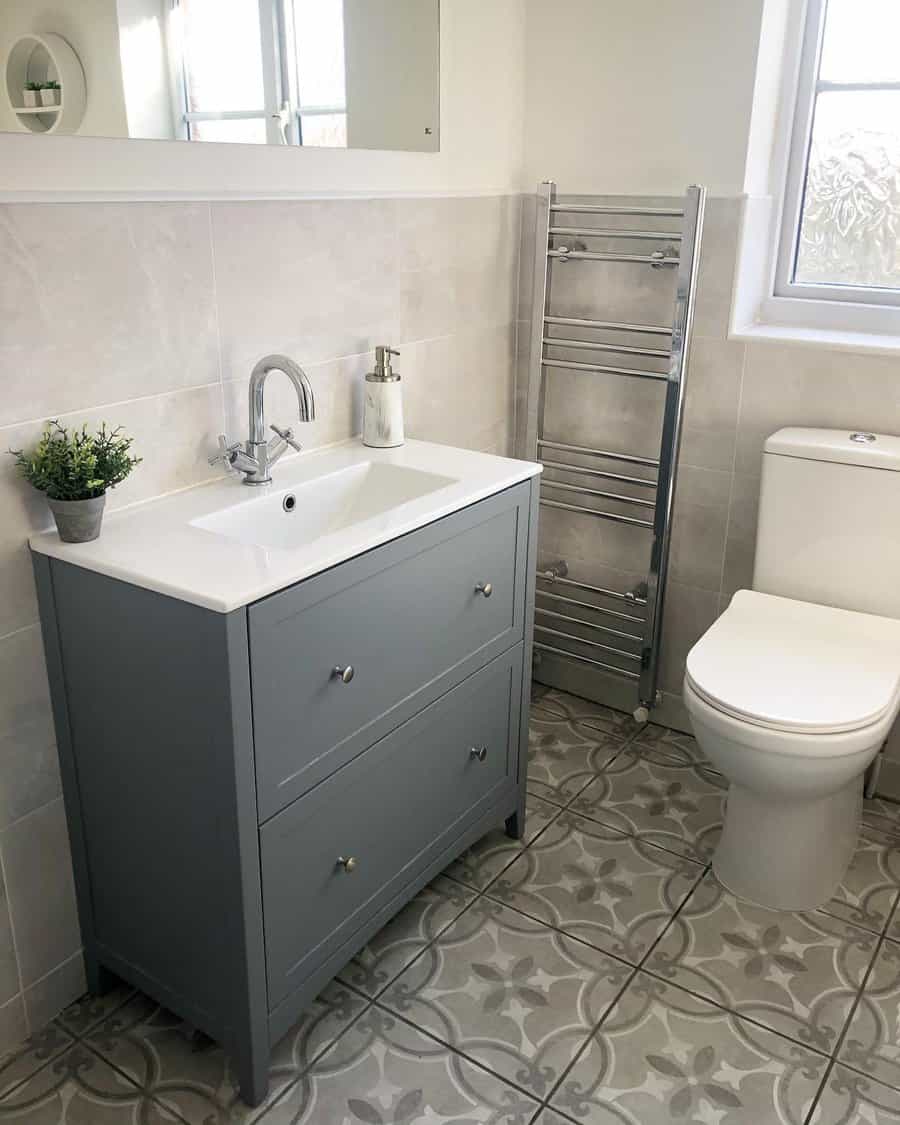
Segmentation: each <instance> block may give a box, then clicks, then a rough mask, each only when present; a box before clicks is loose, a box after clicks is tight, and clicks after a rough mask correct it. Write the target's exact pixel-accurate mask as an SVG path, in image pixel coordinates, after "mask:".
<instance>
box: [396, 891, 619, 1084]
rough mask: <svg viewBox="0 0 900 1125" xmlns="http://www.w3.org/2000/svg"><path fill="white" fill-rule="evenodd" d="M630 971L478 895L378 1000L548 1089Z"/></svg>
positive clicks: (490, 1063) (503, 1071) (522, 1080)
mask: <svg viewBox="0 0 900 1125" xmlns="http://www.w3.org/2000/svg"><path fill="white" fill-rule="evenodd" d="M631 971H632V970H631V969H630V968H629V967H628V966H627V965H625V964H624V963H623V962H621V961H617V960H614V959H613V958H611V957H608V956H607V955H605V954H603V953H600V952H599V951H598V950H596V949H593V948H592V947H591V946H589V945H585V944H583V943H582V942H578V941H575V940H573V939H572V938H570V937H567V936H566V935H564V934H561V933H559V932H557V931H556V930H551V929H549V928H548V927H546V926H544V925H542V924H541V923H540V922H536V921H534V920H533V919H531V918H527V917H526V916H525V915H523V914H519V913H518V912H517V911H514V910H509V909H508V908H506V907H504V906H501V905H500V904H499V903H496V902H492V901H490V900H488V899H479V900H478V901H477V902H475V903H474V904H473V905H472V906H470V907H469V909H468V910H467V911H465V913H463V914H461V915H460V916H459V918H457V920H456V921H455V922H454V923H453V925H452V926H451V927H450V928H449V929H448V930H445V931H444V933H443V934H442V935H441V936H440V938H438V940H437V941H436V942H435V943H434V944H433V945H431V946H429V947H428V949H427V950H426V951H425V952H424V953H423V954H422V956H421V957H420V958H419V959H418V961H415V962H414V963H413V964H412V965H410V967H409V968H408V969H407V970H406V972H405V973H403V974H402V975H401V976H400V977H398V978H397V980H396V981H394V983H393V984H392V985H391V986H390V988H388V989H387V991H386V992H384V993H383V994H382V997H381V1000H380V1001H379V1002H380V1003H382V1004H384V1005H385V1007H388V1008H390V1009H391V1010H392V1011H395V1012H396V1013H397V1014H398V1015H400V1016H403V1017H405V1018H407V1019H409V1020H411V1021H412V1022H413V1023H414V1024H416V1025H417V1026H418V1027H420V1028H422V1029H424V1030H425V1031H428V1032H430V1033H431V1034H432V1035H435V1036H436V1037H437V1038H438V1039H440V1040H441V1041H442V1042H444V1043H447V1044H449V1045H450V1046H452V1047H453V1048H455V1049H456V1050H458V1051H460V1052H462V1053H463V1054H465V1055H467V1056H469V1057H470V1058H472V1059H473V1060H475V1061H476V1062H479V1063H481V1064H483V1065H484V1066H487V1067H489V1068H490V1069H491V1070H492V1071H494V1073H496V1074H499V1075H501V1076H502V1077H503V1078H505V1079H506V1080H508V1081H510V1082H513V1083H515V1084H516V1085H518V1086H520V1087H521V1088H522V1089H524V1090H525V1091H526V1092H528V1093H530V1094H535V1095H537V1096H538V1097H541V1098H542V1097H546V1096H547V1094H549V1092H550V1090H551V1089H552V1087H553V1084H554V1083H555V1082H556V1081H557V1079H558V1078H559V1077H560V1076H561V1075H562V1074H563V1072H564V1071H565V1069H566V1067H567V1066H568V1065H569V1063H570V1062H571V1061H572V1059H574V1058H575V1056H576V1054H577V1053H578V1050H579V1048H580V1047H581V1045H582V1044H583V1043H584V1042H585V1040H586V1039H587V1037H588V1035H589V1034H590V1033H591V1030H592V1029H593V1027H594V1026H595V1025H596V1024H597V1022H598V1021H599V1020H600V1018H601V1016H602V1015H603V1013H604V1011H605V1010H606V1008H607V1006H608V1005H609V1003H610V1002H611V1001H612V1000H613V999H614V997H615V996H616V994H617V993H618V991H619V990H620V989H621V987H622V986H623V985H624V984H625V982H626V981H627V980H628V977H629V974H630V973H631Z"/></svg>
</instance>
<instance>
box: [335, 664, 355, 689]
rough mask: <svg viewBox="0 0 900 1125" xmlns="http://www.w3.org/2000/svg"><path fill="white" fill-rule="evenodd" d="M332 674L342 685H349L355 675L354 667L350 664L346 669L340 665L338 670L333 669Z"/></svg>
mask: <svg viewBox="0 0 900 1125" xmlns="http://www.w3.org/2000/svg"><path fill="white" fill-rule="evenodd" d="M331 674H332V676H335V677H336V678H337V679H339V680H340V681H341V683H342V684H349V683H350V681H351V680H352V679H353V675H354V672H353V665H352V664H348V665H347V667H346V668H341V667H340V665H338V666H337V667H336V668H332V670H331Z"/></svg>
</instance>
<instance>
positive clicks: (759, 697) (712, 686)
mask: <svg viewBox="0 0 900 1125" xmlns="http://www.w3.org/2000/svg"><path fill="white" fill-rule="evenodd" d="M685 678H686V680H687V682H688V684H689V685H690V687H691V688H692V690H693V691H694V692H695V693H696V694H697V695H698V696H699V697H700V698H701V699H702V700H704V702H706V703H707V704H708V705H709V706H710V707H713V708H715V709H716V710H717V711H720V712H722V713H724V714H726V715H728V716H730V717H731V718H733V719H736V720H739V721H742V722H745V723H749V724H751V725H753V726H756V727H763V728H768V729H769V730H774V731H782V732H787V733H795V734H809V735H817V734H818V735H821V734H840V733H843V732H850V731H858V730H861V729H862V728H865V727H870V726H873V725H875V724H877V723H879V722H880V721H881V720H882V719H884V718H885V716H887V715H888V714H890V713H892V712H896V710H897V706H898V701H900V621H898V620H895V619H893V618H888V617H877V616H875V615H873V614H865V613H855V612H852V611H849V610H843V609H834V608H832V607H830V606H823V605H816V604H814V603H812V602H800V601H794V600H792V599H789V598H780V597H775V596H774V595H771V594H763V593H759V592H758V591H755V590H739V591H738V592H737V593H736V594H735V596H734V598H733V599H732V601H731V604H730V606H729V607H728V609H727V610H726V611H725V612H724V613H723V614H722V615H721V617H719V619H718V620H717V621H716V622H715V623H714V624H713V625H712V627H711V628H710V629H709V630H708V632H707V633H706V634H705V635H704V636H703V637H701V639H700V640H699V641H698V642H697V644H696V645H694V647H693V648H692V649H691V651H690V653H689V654H688V657H687V664H686V676H685Z"/></svg>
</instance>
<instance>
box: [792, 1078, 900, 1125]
mask: <svg viewBox="0 0 900 1125" xmlns="http://www.w3.org/2000/svg"><path fill="white" fill-rule="evenodd" d="M863 1123H865V1125H898V1123H900V1091H897V1090H894V1089H893V1088H892V1087H890V1086H884V1085H882V1083H881V1082H876V1081H875V1079H874V1078H867V1077H866V1076H865V1075H864V1074H857V1073H856V1072H855V1071H852V1070H848V1069H847V1068H846V1067H845V1066H836V1067H835V1068H834V1070H833V1071H832V1072H831V1074H830V1075H829V1078H828V1081H827V1082H826V1084H825V1089H824V1090H823V1091H822V1093H821V1095H820V1097H819V1101H818V1104H817V1105H816V1109H815V1112H814V1113H813V1115H812V1117H811V1118H810V1120H809V1125H863Z"/></svg>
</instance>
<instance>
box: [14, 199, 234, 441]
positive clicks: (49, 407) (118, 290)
mask: <svg viewBox="0 0 900 1125" xmlns="http://www.w3.org/2000/svg"><path fill="white" fill-rule="evenodd" d="M0 260H2V261H3V263H4V268H3V269H2V270H0V288H2V293H0V307H2V309H3V310H4V312H5V313H6V315H5V316H4V317H3V318H2V319H0V387H2V390H3V393H2V395H0V425H9V424H11V423H14V422H18V421H22V420H26V419H31V418H41V417H46V416H48V415H51V416H52V415H56V414H63V413H66V412H69V411H72V410H83V409H85V408H88V407H92V406H96V405H99V404H101V403H105V402H121V401H124V400H125V399H130V398H135V397H137V396H139V395H147V394H158V393H160V392H161V391H167V390H173V389H176V388H179V387H189V386H198V385H202V384H205V383H210V382H213V381H214V380H216V379H217V378H218V356H217V342H216V315H215V307H214V292H213V275H212V256H211V252H210V241H209V217H208V208H207V205H206V204H204V203H196V204H195V203H127V204H125V203H123V204H117V203H73V204H61V203H56V204H10V205H7V206H4V207H0Z"/></svg>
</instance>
